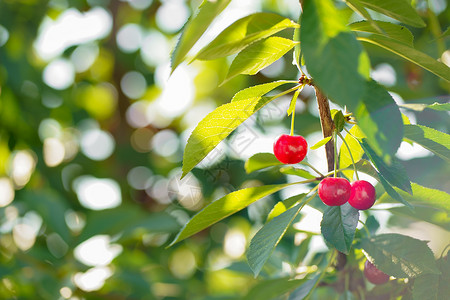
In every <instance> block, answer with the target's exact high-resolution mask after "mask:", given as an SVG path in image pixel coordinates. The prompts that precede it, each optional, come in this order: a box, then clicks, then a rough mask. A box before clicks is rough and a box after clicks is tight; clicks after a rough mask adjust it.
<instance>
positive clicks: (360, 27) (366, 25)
mask: <svg viewBox="0 0 450 300" xmlns="http://www.w3.org/2000/svg"><path fill="white" fill-rule="evenodd" d="M375 22H376V24H377V26H378V28H381V29H382V30H383V31H384V33H383V32H380V31H378V30H377V28H375V27H374V26H373V25H372V24H371V23H370V22H367V21H360V22H355V23H351V24H350V25H349V27H350V29H351V30H353V31H358V32H366V33H372V34H378V35H382V36H388V37H390V38H391V39H394V40H397V41H399V42H402V43H405V44H407V45H409V46H411V47H413V42H414V36H413V35H412V33H411V31H409V29H408V28H406V27H405V26H401V25H397V24H393V23H390V22H383V21H375Z"/></svg>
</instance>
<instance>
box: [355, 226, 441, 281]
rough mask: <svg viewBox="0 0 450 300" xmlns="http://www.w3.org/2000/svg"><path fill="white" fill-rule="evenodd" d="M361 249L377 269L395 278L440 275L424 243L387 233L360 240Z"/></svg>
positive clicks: (432, 256) (430, 252)
mask: <svg viewBox="0 0 450 300" xmlns="http://www.w3.org/2000/svg"><path fill="white" fill-rule="evenodd" d="M361 247H362V248H363V249H364V251H365V252H366V254H367V256H368V258H369V260H370V261H371V262H372V263H373V264H375V266H376V267H377V268H378V269H380V270H381V271H383V272H384V273H386V274H388V275H391V276H394V277H397V278H406V277H416V276H418V275H420V274H424V273H432V274H439V273H440V272H439V270H438V268H437V266H436V262H435V260H434V255H433V252H432V251H431V250H430V248H428V245H427V242H425V241H421V240H418V239H415V238H412V237H409V236H406V235H401V234H396V233H387V234H380V235H377V236H374V237H372V238H370V239H363V240H361Z"/></svg>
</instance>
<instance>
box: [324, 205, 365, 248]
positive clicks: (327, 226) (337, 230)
mask: <svg viewBox="0 0 450 300" xmlns="http://www.w3.org/2000/svg"><path fill="white" fill-rule="evenodd" d="M358 220H359V211H358V210H357V209H355V208H353V207H352V206H351V205H350V204H348V203H345V204H343V205H341V206H330V207H328V208H327V209H326V210H325V211H324V213H323V219H322V222H321V223H320V228H321V232H322V235H323V237H324V238H325V240H326V241H327V242H328V243H330V244H331V245H333V246H334V247H335V248H336V249H337V250H338V251H340V252H342V253H344V254H348V252H349V251H350V248H351V247H352V243H353V238H354V237H355V231H356V226H357V225H358Z"/></svg>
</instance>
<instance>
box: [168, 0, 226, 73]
mask: <svg viewBox="0 0 450 300" xmlns="http://www.w3.org/2000/svg"><path fill="white" fill-rule="evenodd" d="M230 2H231V0H218V1H210V0H204V1H203V2H202V4H201V5H200V7H199V9H198V12H197V13H196V15H195V16H194V17H192V18H191V19H189V21H188V22H187V23H186V25H184V29H183V32H182V34H181V37H180V38H179V40H178V42H177V45H176V46H175V49H174V50H173V52H172V59H171V69H172V70H171V71H172V72H173V71H174V70H175V69H176V67H177V66H178V65H179V64H180V63H181V62H182V61H183V60H184V58H185V57H186V54H188V52H189V50H191V48H192V46H194V44H195V43H196V42H197V41H198V39H199V38H200V37H201V36H202V35H203V33H204V32H205V30H206V29H207V28H208V27H209V25H210V24H211V22H212V21H213V20H214V19H215V17H216V16H217V15H218V14H219V13H220V12H221V11H222V10H224V9H225V7H227V5H228V4H229V3H230Z"/></svg>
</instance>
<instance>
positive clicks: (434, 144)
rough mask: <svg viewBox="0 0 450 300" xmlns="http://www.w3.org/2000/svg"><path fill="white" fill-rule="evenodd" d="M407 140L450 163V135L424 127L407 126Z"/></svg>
mask: <svg viewBox="0 0 450 300" xmlns="http://www.w3.org/2000/svg"><path fill="white" fill-rule="evenodd" d="M405 138H408V139H409V140H411V141H413V142H415V143H417V144H419V145H422V146H423V147H424V148H426V149H428V150H430V151H431V152H433V153H434V154H436V155H437V156H439V157H440V158H442V159H444V160H446V161H447V162H450V135H448V134H446V133H444V132H440V131H438V130H435V129H432V128H429V127H426V126H422V125H405Z"/></svg>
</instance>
